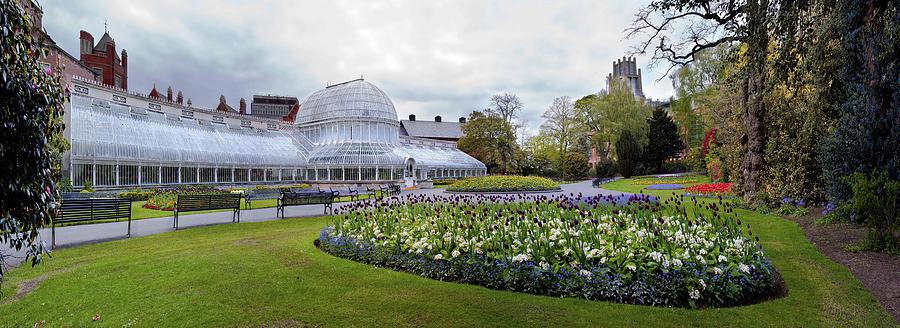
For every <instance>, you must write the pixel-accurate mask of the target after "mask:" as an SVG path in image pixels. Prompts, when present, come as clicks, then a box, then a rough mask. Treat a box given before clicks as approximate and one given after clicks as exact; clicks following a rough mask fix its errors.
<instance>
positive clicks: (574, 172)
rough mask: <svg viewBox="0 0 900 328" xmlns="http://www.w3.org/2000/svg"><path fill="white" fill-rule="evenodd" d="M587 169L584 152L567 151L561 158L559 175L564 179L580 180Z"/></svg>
mask: <svg viewBox="0 0 900 328" xmlns="http://www.w3.org/2000/svg"><path fill="white" fill-rule="evenodd" d="M588 169H590V167H589V166H588V159H587V157H586V156H584V154H582V153H580V152H569V153H567V154H566V156H565V157H564V158H563V162H562V167H561V170H560V172H559V174H560V176H559V177H560V178H561V179H563V180H566V181H572V180H581V179H583V178H584V177H585V176H586V175H587V172H588Z"/></svg>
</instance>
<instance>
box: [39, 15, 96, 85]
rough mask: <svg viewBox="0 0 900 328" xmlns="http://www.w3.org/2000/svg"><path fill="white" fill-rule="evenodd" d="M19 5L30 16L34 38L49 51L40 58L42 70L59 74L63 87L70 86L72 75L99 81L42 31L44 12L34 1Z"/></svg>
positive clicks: (92, 72) (89, 70)
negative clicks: (33, 28)
mask: <svg viewBox="0 0 900 328" xmlns="http://www.w3.org/2000/svg"><path fill="white" fill-rule="evenodd" d="M21 5H22V6H23V8H24V9H25V11H26V12H28V15H29V16H31V18H32V23H34V24H35V27H36V29H35V32H34V37H36V38H38V39H40V40H42V42H43V43H44V45H46V46H47V48H48V49H49V50H50V52H49V54H48V55H47V57H44V58H41V62H42V63H43V64H44V69H46V70H48V71H53V72H54V73H56V74H61V75H62V77H63V80H64V81H65V85H64V87H68V86H70V85H72V76H73V75H77V76H79V77H82V78H85V79H87V80H97V79H99V77H98V76H97V74H95V73H94V71H92V70H91V69H90V68H88V67H87V66H84V65H83V64H82V63H81V61H79V60H78V59H77V58H75V57H74V56H72V55H70V54H69V53H68V52H66V51H65V50H63V48H61V47H60V46H59V45H57V44H56V42H55V41H53V38H51V37H50V35H48V34H47V33H46V32H45V31H44V26H43V18H44V12H43V10H42V9H41V7H40V6H39V5H38V4H37V3H35V2H34V1H24V2H21Z"/></svg>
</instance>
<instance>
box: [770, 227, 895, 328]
mask: <svg viewBox="0 0 900 328" xmlns="http://www.w3.org/2000/svg"><path fill="white" fill-rule="evenodd" d="M821 212H822V210H821V209H810V214H809V215H807V216H802V217H787V219H789V220H792V221H795V222H797V223H799V224H800V226H801V227H803V230H804V231H806V237H807V238H809V240H810V242H812V243H813V244H814V245H816V248H818V249H819V251H821V252H822V253H824V254H825V256H828V257H829V258H831V259H832V260H833V261H835V262H838V263H840V264H843V265H845V266H847V267H848V268H849V269H850V272H852V273H853V275H854V276H856V278H857V279H859V281H860V282H862V284H863V286H865V287H866V288H867V289H868V290H869V291H871V292H872V294H873V295H874V296H875V298H876V299H878V302H880V303H881V304H882V305H884V307H885V308H886V309H887V311H888V313H890V314H891V315H892V316H893V317H894V320H897V322H900V256H894V255H890V254H885V253H877V252H855V253H851V252H846V251H844V246H846V245H848V244H853V243H856V242H859V241H860V240H862V239H863V238H865V235H866V229H865V228H864V227H860V226H856V225H851V224H847V223H834V224H816V219H818V218H820V217H821V216H822V215H821V214H820V213H821Z"/></svg>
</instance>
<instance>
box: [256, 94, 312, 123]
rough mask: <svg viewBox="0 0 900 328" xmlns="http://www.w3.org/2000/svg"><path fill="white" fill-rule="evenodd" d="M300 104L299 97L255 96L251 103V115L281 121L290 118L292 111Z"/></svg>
mask: <svg viewBox="0 0 900 328" xmlns="http://www.w3.org/2000/svg"><path fill="white" fill-rule="evenodd" d="M298 104H300V101H299V100H297V97H282V96H272V95H266V96H262V95H254V96H253V102H251V103H250V115H253V116H258V117H264V118H270V119H275V120H280V119H282V118H284V117H286V116H289V114H290V113H291V110H292V109H293V108H294V106H295V105H298ZM295 115H296V114H295Z"/></svg>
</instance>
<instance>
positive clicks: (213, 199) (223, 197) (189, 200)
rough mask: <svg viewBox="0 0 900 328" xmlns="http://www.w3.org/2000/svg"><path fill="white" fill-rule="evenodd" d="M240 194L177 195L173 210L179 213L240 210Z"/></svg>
mask: <svg viewBox="0 0 900 328" xmlns="http://www.w3.org/2000/svg"><path fill="white" fill-rule="evenodd" d="M240 206H241V195H240V194H204V195H178V200H177V201H176V202H175V209H176V210H178V211H179V212H186V211H202V210H217V209H223V208H234V209H237V208H240Z"/></svg>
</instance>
